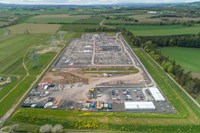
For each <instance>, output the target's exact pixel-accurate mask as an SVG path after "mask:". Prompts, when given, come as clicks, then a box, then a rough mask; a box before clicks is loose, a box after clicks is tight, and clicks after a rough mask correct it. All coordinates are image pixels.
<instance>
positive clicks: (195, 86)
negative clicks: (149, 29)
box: [142, 41, 200, 96]
mask: <svg viewBox="0 0 200 133" xmlns="http://www.w3.org/2000/svg"><path fill="white" fill-rule="evenodd" d="M142 47H143V49H144V50H145V51H146V52H147V53H149V55H150V56H151V57H152V58H153V59H154V60H155V61H156V62H158V63H159V64H160V65H161V66H162V68H163V69H164V70H165V71H166V72H167V73H169V74H170V75H172V77H173V78H174V79H175V80H176V81H177V82H178V83H179V84H180V85H181V86H183V87H184V88H185V89H186V90H187V91H188V92H189V93H190V94H192V95H193V96H197V95H198V94H200V79H198V78H193V77H192V75H191V72H185V71H184V69H183V68H182V67H181V66H180V65H178V64H177V63H176V61H174V60H170V59H169V58H168V57H165V56H163V55H162V54H161V52H160V51H158V50H157V49H156V48H157V46H156V45H155V44H153V43H152V41H147V42H145V43H144V44H143V45H142Z"/></svg>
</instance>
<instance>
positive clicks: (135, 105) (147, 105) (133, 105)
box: [125, 102, 156, 110]
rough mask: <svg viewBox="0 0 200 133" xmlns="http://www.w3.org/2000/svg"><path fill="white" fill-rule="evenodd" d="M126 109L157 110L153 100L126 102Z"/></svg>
mask: <svg viewBox="0 0 200 133" xmlns="http://www.w3.org/2000/svg"><path fill="white" fill-rule="evenodd" d="M125 108H126V110H155V109H156V107H155V105H154V103H153V102H125Z"/></svg>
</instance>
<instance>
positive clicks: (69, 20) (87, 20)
mask: <svg viewBox="0 0 200 133" xmlns="http://www.w3.org/2000/svg"><path fill="white" fill-rule="evenodd" d="M102 20H103V18H101V17H88V16H83V15H82V16H80V17H79V16H69V15H40V16H35V17H32V18H30V19H28V20H27V21H26V22H27V23H43V24H47V23H57V24H59V23H61V24H99V23H100V22H101V21H102Z"/></svg>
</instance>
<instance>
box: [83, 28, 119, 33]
mask: <svg viewBox="0 0 200 133" xmlns="http://www.w3.org/2000/svg"><path fill="white" fill-rule="evenodd" d="M120 31H121V28H108V27H98V28H87V29H85V32H120Z"/></svg>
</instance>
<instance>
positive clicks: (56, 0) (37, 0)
mask: <svg viewBox="0 0 200 133" xmlns="http://www.w3.org/2000/svg"><path fill="white" fill-rule="evenodd" d="M193 1H194V0H143V1H141V0H0V3H13V4H81V5H86V4H114V3H176V2H193Z"/></svg>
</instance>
